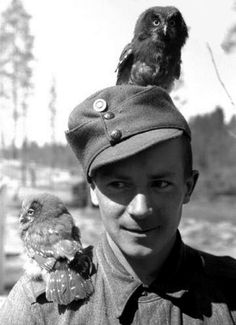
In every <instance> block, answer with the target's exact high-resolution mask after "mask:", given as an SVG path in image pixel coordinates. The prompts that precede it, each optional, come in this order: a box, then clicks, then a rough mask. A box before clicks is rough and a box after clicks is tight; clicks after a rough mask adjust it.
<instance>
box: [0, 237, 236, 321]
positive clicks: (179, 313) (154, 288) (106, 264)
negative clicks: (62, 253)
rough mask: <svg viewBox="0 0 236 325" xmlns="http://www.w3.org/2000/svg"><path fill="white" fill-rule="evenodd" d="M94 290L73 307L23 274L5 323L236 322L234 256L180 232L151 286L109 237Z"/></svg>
mask: <svg viewBox="0 0 236 325" xmlns="http://www.w3.org/2000/svg"><path fill="white" fill-rule="evenodd" d="M94 265H95V268H96V271H95V272H94V275H93V276H92V278H93V283H94V288H95V290H94V293H93V295H92V296H91V297H90V298H89V299H88V300H86V301H77V302H73V303H71V304H70V305H69V306H58V305H56V304H53V303H51V302H48V301H47V300H46V297H45V292H44V291H45V287H44V284H43V282H40V281H32V280H31V279H29V277H27V275H24V276H22V277H21V279H20V280H19V281H18V282H17V284H16V285H15V287H14V288H13V289H12V291H11V292H10V294H9V296H8V298H7V299H6V301H5V303H4V305H3V306H2V307H1V310H0V324H4V325H36V324H37V325H43V324H47V325H55V324H57V325H67V324H70V325H75V324H76V325H82V324H89V325H98V324H100V325H106V324H111V325H116V324H144V325H147V324H149V325H154V324H155V325H158V324H160V325H163V324H174V325H178V324H188V325H191V324H196V325H197V324H208V325H211V324H212V325H227V324H236V292H235V291H236V260H234V259H233V258H231V257H217V256H214V255H210V254H207V253H204V252H201V251H198V250H195V249H193V248H191V247H189V246H187V245H185V244H184V243H183V242H182V240H181V237H180V235H179V234H178V237H177V240H176V243H175V246H174V248H173V250H172V252H171V254H170V256H169V257H168V259H167V261H166V262H165V264H164V266H163V268H162V271H161V273H159V274H158V277H157V278H156V280H155V281H154V282H153V283H152V284H151V285H150V286H144V285H143V284H142V282H141V281H139V280H136V279H134V278H133V277H132V276H131V275H130V274H129V273H128V272H127V271H126V269H124V267H123V266H122V265H121V263H120V262H119V261H118V260H117V258H116V256H115V255H114V254H113V251H112V250H111V248H110V246H109V244H108V242H107V239H106V236H103V238H102V240H101V241H100V243H99V244H98V245H97V247H96V248H95V249H94Z"/></svg>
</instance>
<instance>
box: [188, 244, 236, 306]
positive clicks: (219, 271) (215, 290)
mask: <svg viewBox="0 0 236 325" xmlns="http://www.w3.org/2000/svg"><path fill="white" fill-rule="evenodd" d="M188 249H189V250H191V251H192V253H193V254H194V255H195V257H197V259H198V260H199V262H200V263H199V264H198V265H200V269H199V268H198V278H201V283H202V284H203V286H204V288H205V289H204V290H207V291H208V293H210V294H211V295H212V294H213V296H215V295H217V296H221V297H224V298H225V299H226V300H232V301H234V300H235V296H236V259H234V258H233V257H230V256H216V255H213V254H209V253H207V252H204V251H200V250H197V249H193V248H191V247H189V248H188ZM235 301H236V300H235ZM235 307H236V306H235Z"/></svg>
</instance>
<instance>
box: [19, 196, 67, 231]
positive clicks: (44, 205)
mask: <svg viewBox="0 0 236 325" xmlns="http://www.w3.org/2000/svg"><path fill="white" fill-rule="evenodd" d="M62 213H68V210H67V209H66V207H65V205H64V203H63V202H62V201H61V200H60V199H59V198H58V197H56V196H55V195H52V194H49V193H42V194H37V195H30V196H28V197H27V198H25V199H24V200H23V202H22V207H21V211H20V214H19V222H20V226H21V229H22V230H26V229H28V228H29V227H30V226H31V225H32V224H35V223H36V222H42V221H43V220H47V219H50V218H57V217H58V216H60V215H61V214H62Z"/></svg>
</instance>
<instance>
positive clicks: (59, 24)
mask: <svg viewBox="0 0 236 325" xmlns="http://www.w3.org/2000/svg"><path fill="white" fill-rule="evenodd" d="M156 5H167V2H166V0H165V1H161V0H160V1H153V0H119V1H115V0H97V1H91V0H87V1H82V0H66V1H65V0H60V1H56V0H48V1H47V2H46V1H32V0H1V2H0V295H1V294H6V293H7V292H8V291H9V289H10V288H11V287H12V285H14V283H15V282H16V281H17V279H18V278H19V276H20V275H21V274H22V264H23V258H22V255H21V254H22V244H21V240H20V239H19V233H18V219H17V216H18V213H19V209H20V205H21V201H22V199H23V198H24V196H25V195H27V194H29V193H32V192H52V193H54V194H56V195H58V196H59V197H60V198H61V199H63V200H64V201H65V203H66V205H67V206H68V208H69V210H70V211H71V213H72V214H73V216H74V218H75V220H76V223H77V224H78V225H79V226H80V228H81V232H82V240H83V242H84V243H85V245H88V244H94V243H95V242H96V241H97V239H98V237H99V235H100V233H101V232H102V225H101V222H100V219H99V212H98V210H97V209H96V208H95V207H93V206H92V204H91V201H90V198H89V192H88V188H87V186H86V183H85V180H84V177H83V174H82V171H81V168H80V166H79V165H78V162H77V160H76V159H75V157H74V156H73V154H72V152H71V150H70V148H69V147H68V146H67V144H66V141H65V136H64V131H65V130H66V129H67V120H68V116H69V113H70V112H71V110H72V109H73V108H74V107H75V106H76V105H77V104H78V103H79V102H80V101H82V100H84V99H85V97H86V96H89V95H90V94H91V93H93V92H95V91H97V90H98V89H101V88H103V87H106V86H111V85H114V84H115V80H116V74H115V72H114V71H115V69H116V66H117V63H118V59H119V56H120V53H121V51H122V49H123V47H124V46H125V45H126V44H127V43H128V42H129V41H130V40H131V38H132V35H133V29H134V25H135V22H136V20H137V17H138V16H139V15H140V13H141V12H142V11H144V10H145V9H147V8H148V7H151V6H156ZM168 5H174V6H176V7H177V8H179V9H180V11H181V12H182V14H183V16H184V19H185V21H186V23H187V25H188V27H189V39H188V40H187V43H186V45H185V47H184V50H183V54H182V61H183V62H182V76H181V79H180V81H179V82H178V83H176V87H175V89H174V90H173V92H172V98H173V100H174V101H175V103H176V105H177V107H178V108H179V109H180V111H181V112H182V114H183V115H184V116H185V117H186V119H187V120H188V121H189V123H190V125H191V128H192V133H193V152H194V168H196V169H198V170H199V171H200V179H199V183H198V185H197V188H196V190H195V193H194V195H193V198H192V201H191V203H190V204H188V205H186V206H185V207H184V211H183V218H182V222H181V225H180V229H181V231H182V235H183V239H184V241H185V242H186V243H188V244H190V245H192V246H194V247H197V248H199V249H204V250H207V251H208V252H211V253H214V254H224V255H230V256H233V257H236V236H235V234H236V106H235V101H236V1H233V0H225V1H224V2H223V1H214V0H198V1H189V0H175V1H174V0H173V1H169V2H168Z"/></svg>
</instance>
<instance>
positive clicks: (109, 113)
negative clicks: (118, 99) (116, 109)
mask: <svg viewBox="0 0 236 325" xmlns="http://www.w3.org/2000/svg"><path fill="white" fill-rule="evenodd" d="M103 116H104V118H105V119H106V120H111V119H112V118H114V117H115V114H114V113H113V112H107V113H105V114H104V115H103Z"/></svg>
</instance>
